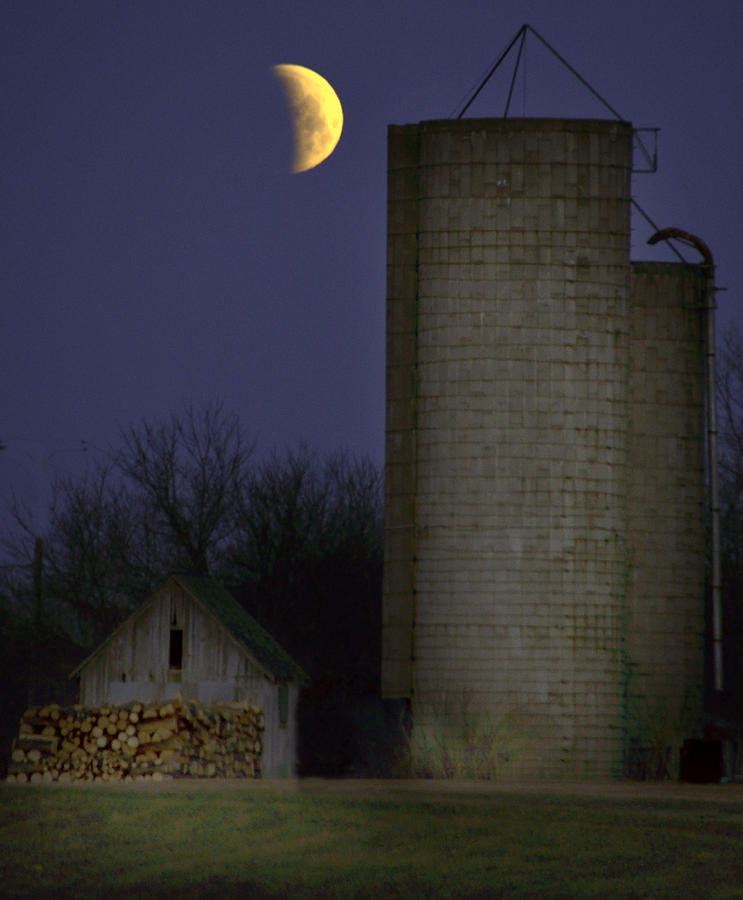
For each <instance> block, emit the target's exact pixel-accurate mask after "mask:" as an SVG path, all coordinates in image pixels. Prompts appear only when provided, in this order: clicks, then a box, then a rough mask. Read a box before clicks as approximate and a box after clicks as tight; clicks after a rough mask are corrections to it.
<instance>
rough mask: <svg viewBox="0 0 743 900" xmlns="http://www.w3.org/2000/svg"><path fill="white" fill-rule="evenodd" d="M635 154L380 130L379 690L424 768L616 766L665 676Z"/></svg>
mask: <svg viewBox="0 0 743 900" xmlns="http://www.w3.org/2000/svg"><path fill="white" fill-rule="evenodd" d="M631 154H632V128H631V125H630V124H629V123H624V122H606V121H586V120H580V121H575V120H508V119H505V120H504V119H498V120H487V119H486V120H463V121H451V120H447V121H436V122H424V123H420V124H419V125H409V126H392V127H390V131H389V196H388V289H387V294H388V296H387V428H386V442H387V443H386V524H385V575H384V601H383V662H382V690H383V694H384V695H385V696H388V697H410V698H411V700H412V707H413V723H414V724H413V737H412V750H413V758H414V764H415V766H416V768H417V770H419V771H425V770H426V769H427V768H428V769H429V770H431V771H434V770H435V769H436V765H437V764H439V763H440V762H441V759H437V758H436V757H437V756H438V757H441V755H442V753H443V754H444V755H445V756H446V755H447V754H448V762H446V761H445V766H446V765H448V767H449V770H450V771H451V769H452V766H454V768H456V766H457V765H459V764H460V763H462V760H463V759H466V760H468V761H469V762H468V763H467V765H468V766H469V768H467V766H464V769H462V770H461V771H459V772H458V773H459V774H475V775H478V774H479V775H493V774H506V773H508V774H514V775H517V776H525V775H527V776H534V777H549V778H554V777H572V778H590V777H607V776H612V775H618V774H620V773H621V772H622V771H623V769H624V767H625V765H626V754H627V745H628V740H629V737H630V736H631V732H632V733H634V732H633V729H634V731H637V730H638V727H639V726H638V727H635V725H634V724H632V723H631V722H630V720H629V716H630V713H629V712H628V709H629V707H628V700H627V697H628V692H629V691H630V690H635V688H634V687H632V688H630V687H629V680H630V674H629V673H630V672H632V671H634V670H637V672H638V676H637V677H636V678H635V679H634V684H637V685H638V688H637V691H636V693H637V697H638V700H639V698H640V696H641V695H642V689H641V688H640V687H639V685H640V684H643V683H644V684H646V685H647V678H645V679H644V682H643V680H642V676H641V675H639V672H640V671H641V670H642V671H645V670H648V671H651V670H653V668H654V666H655V662H656V660H655V658H654V657H653V655H652V651H651V648H650V644H651V643H652V641H650V642H649V643H648V642H646V643H645V644H642V642H641V641H640V640H639V639H638V640H635V641H634V643H633V642H628V631H629V630H630V629H633V628H636V627H637V626H638V623H640V622H641V621H642V622H643V623H645V625H644V626H643V627H645V626H647V627H650V626H649V620H648V618H647V615H646V613H645V612H641V610H642V607H643V602H644V601H643V599H642V598H643V597H645V596H646V594H643V593H642V592H643V591H644V590H645V588H644V587H643V588H640V587H639V585H640V583H641V581H642V578H641V577H640V575H639V573H640V567H639V557H637V559H636V568H635V570H633V569H632V560H633V552H632V546H631V541H632V540H633V539H634V538H633V536H634V535H635V534H637V535H639V534H641V533H642V530H643V529H644V528H646V527H647V523H648V521H649V520H648V519H647V517H646V518H643V517H641V516H634V514H633V511H632V510H631V509H630V504H631V502H632V498H633V497H634V496H635V494H639V492H640V488H639V487H637V486H636V485H634V483H633V481H632V452H633V448H634V450H635V451H636V452H637V453H640V452H641V448H642V447H643V446H644V445H643V444H642V440H643V439H641V438H640V437H639V433H638V434H637V435H636V436H635V437H633V432H632V429H631V414H630V404H631V399H632V392H633V390H635V389H636V390H638V391H639V390H641V388H640V387H639V386H633V381H632V377H631V361H632V342H633V328H634V329H635V332H637V328H636V327H635V326H633V317H632V303H631V298H630V291H631V280H632V277H633V276H632V272H631V267H630V265H629V196H630V172H631ZM649 377H650V376H648V378H649ZM639 384H640V382H639V381H638V382H637V385H639ZM650 417H651V418H652V415H651V416H650ZM669 427H671V428H672V427H673V426H669ZM633 440H634V441H635V443H634V444H633V443H632V442H633ZM644 440H645V442H646V444H647V445H648V446H649V445H650V444H651V443H652V438H651V437H649V436H648V437H646V438H645V439H644ZM696 475H698V473H696V474H695V476H694V477H696ZM692 480H693V479H692ZM633 491H634V492H635V493H634V494H633ZM671 530H672V529H671ZM643 552H645V551H643ZM642 565H643V567H644V571H647V570H648V568H649V567H652V561H651V557H650V556H647V558H646V557H643V563H642ZM633 572H634V574H633ZM633 578H634V579H635V580H634V581H632V579H633ZM633 592H634V593H633ZM634 598H636V602H635V599H634ZM658 602H659V604H660V605H662V604H661V603H660V601H658ZM696 602H700V598H698V597H697V598H696ZM675 627H676V626H674V628H675ZM679 628H681V626H680V625H679ZM630 650H631V652H632V653H633V654H634V656H633V658H632V660H629V656H628V654H629V653H630ZM638 679H639V680H638ZM646 693H647V691H646ZM641 705H642V704H641V703H638V704H636V706H637V708H638V709H639V707H640V706H641ZM636 720H637V721H638V722H639V714H638V716H637V717H636ZM634 721H635V720H633V722H634ZM494 736H497V739H496V737H494ZM442 747H443V748H444V749H443V750H442ZM447 747H448V748H449V749H448V750H447V749H446V748H447ZM455 760H459V762H458V763H455V762H454V761H455ZM462 765H464V764H463V763H462ZM465 769H466V771H465ZM439 771H440V770H439ZM454 774H457V772H455V773H454Z"/></svg>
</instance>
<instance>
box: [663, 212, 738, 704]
mask: <svg viewBox="0 0 743 900" xmlns="http://www.w3.org/2000/svg"><path fill="white" fill-rule="evenodd" d="M669 238H676V239H677V240H681V241H684V242H685V243H687V244H691V246H692V247H695V248H696V249H697V250H698V251H699V252H700V253H701V254H702V257H703V259H704V263H703V266H704V270H705V276H706V284H705V318H706V325H707V339H706V343H707V366H706V368H707V456H708V466H709V493H710V497H709V502H710V512H711V515H712V653H713V666H714V686H715V690H716V691H722V687H723V668H722V666H723V663H722V599H721V585H720V582H721V580H722V579H721V572H720V570H721V565H720V497H719V490H718V482H717V389H716V381H715V306H716V303H715V262H714V260H713V258H712V253H711V252H710V249H709V247H708V246H707V244H705V243H704V241H703V240H702V239H701V238H698V237H697V236H696V235H693V234H689V232H688V231H683V230H682V229H681V228H664V229H662V230H661V231H657V232H656V233H655V234H654V235H653V236H652V237H651V238H650V240H649V241H648V244H657V243H658V241H667V240H669Z"/></svg>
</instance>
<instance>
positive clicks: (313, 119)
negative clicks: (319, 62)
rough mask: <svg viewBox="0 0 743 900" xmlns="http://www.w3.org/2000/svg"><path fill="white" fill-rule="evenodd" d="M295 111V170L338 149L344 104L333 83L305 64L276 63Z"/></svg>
mask: <svg viewBox="0 0 743 900" xmlns="http://www.w3.org/2000/svg"><path fill="white" fill-rule="evenodd" d="M273 70H274V72H275V73H276V75H277V76H278V78H279V79H280V80H281V83H282V85H283V87H284V90H285V92H286V96H287V99H288V100H289V104H290V105H291V107H292V111H293V114H294V165H293V167H292V171H293V172H306V171H307V170H308V169H313V168H314V167H315V166H317V165H319V164H320V163H321V162H322V161H323V160H324V159H327V158H328V157H329V156H330V154H331V153H332V152H333V150H335V146H336V144H337V143H338V141H339V139H340V136H341V131H342V130H343V107H342V106H341V101H340V100H339V99H338V95H337V94H336V92H335V91H334V90H333V88H332V87H331V86H330V84H329V83H328V82H327V81H326V80H325V79H324V78H323V77H322V75H318V74H317V72H313V70H312V69H306V68H305V67H304V66H294V65H284V64H282V65H278V66H274V67H273Z"/></svg>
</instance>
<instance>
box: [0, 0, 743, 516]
mask: <svg viewBox="0 0 743 900" xmlns="http://www.w3.org/2000/svg"><path fill="white" fill-rule="evenodd" d="M525 22H529V23H530V24H531V25H532V26H533V27H534V28H535V29H536V30H537V31H538V32H539V33H540V34H541V35H542V36H543V37H544V38H545V39H546V40H547V41H549V42H550V43H551V44H552V45H553V46H554V47H555V49H556V50H557V51H559V53H560V54H561V55H562V56H563V57H565V58H566V59H567V61H568V62H570V64H571V65H572V66H573V67H574V68H575V69H577V71H578V72H579V73H580V74H581V75H582V76H583V77H584V78H585V79H586V80H587V81H588V82H589V83H590V84H591V85H592V86H593V87H594V88H595V89H596V90H597V91H598V92H599V94H601V95H602V96H603V97H604V98H605V99H606V100H607V101H608V102H609V103H610V104H611V106H613V107H614V108H615V109H616V110H617V111H618V112H619V113H620V115H621V116H622V117H623V118H625V119H628V120H629V121H631V122H632V123H633V124H634V125H635V126H655V127H658V128H660V133H659V170H658V172H657V173H656V174H654V175H637V176H635V177H634V187H633V190H634V196H635V199H636V200H637V202H638V203H639V204H640V205H641V206H642V207H643V209H644V210H645V211H646V212H647V213H648V215H649V216H650V217H651V218H652V219H653V220H654V221H655V222H656V224H657V225H658V226H659V227H667V226H672V225H673V226H677V227H680V228H683V229H685V230H688V231H691V232H692V233H694V234H697V235H698V236H699V237H701V238H702V239H703V240H705V241H706V242H707V243H708V244H709V246H710V248H711V249H712V252H713V254H714V256H715V259H716V262H717V272H718V284H720V285H724V286H726V287H727V288H728V291H727V292H726V293H721V294H719V296H718V303H719V315H718V324H719V326H720V327H723V326H725V325H726V324H728V323H730V322H731V321H732V320H733V319H734V318H736V317H737V320H738V321H743V296H742V295H743V252H742V251H741V245H740V219H741V214H742V213H743V188H742V184H743V179H742V178H741V171H740V159H741V148H743V115H742V111H743V62H742V60H743V54H742V52H741V47H742V46H743V4H741V3H740V0H725V2H716V0H711V2H708V3H704V4H701V3H698V2H697V0H694V2H690V0H686V2H673V3H671V2H653V3H648V0H629V2H628V0H624V2H622V3H618V2H616V0H611V2H602V0H592V2H585V3H584V2H559V0H542V2H495V0H477V2H466V0H464V2H461V3H455V2H452V0H449V2H435V0H426V2H422V0H415V2H408V0H373V2H371V0H363V2H356V0H342V2H341V0H337V2H336V0H329V2H311V0H307V2H301V3H298V2H296V0H291V2H287V0H270V2H261V3H258V2H257V0H242V2H237V0H230V2H220V0H210V2H206V0H204V2H188V0H187V2H173V0H169V2H160V0H139V2H109V0H94V2H87V0H77V2H53V0H47V2H43V3H40V2H36V0H11V2H7V0H6V2H5V3H3V5H2V16H1V17H0V66H1V67H2V77H1V79H0V84H1V85H2V93H1V96H2V121H3V140H2V146H1V149H0V153H1V154H2V159H1V165H0V182H1V184H2V194H1V200H2V217H1V219H0V228H2V248H3V252H2V285H3V302H2V312H1V314H0V315H1V318H0V361H1V362H0V367H1V368H0V375H1V377H2V385H3V390H2V405H1V406H0V440H1V441H2V442H3V443H4V444H6V445H7V448H6V450H5V451H4V452H2V453H0V492H1V494H2V498H3V499H4V498H5V497H7V495H8V493H9V491H10V489H11V488H12V487H15V489H16V490H17V491H18V492H19V494H20V495H21V496H22V497H24V498H25V499H26V500H27V502H29V503H30V504H32V505H38V504H40V502H41V501H42V500H43V498H44V496H45V491H46V489H47V488H46V485H47V484H48V480H49V478H50V477H51V476H52V475H53V473H54V472H55V471H58V470H60V469H62V470H73V471H78V470H80V469H81V467H82V466H83V465H84V463H85V460H90V459H91V458H93V457H94V455H95V453H96V451H97V450H98V449H105V448H107V447H109V446H111V445H115V444H116V439H117V434H118V431H119V428H120V426H125V425H129V424H132V423H135V422H137V421H139V420H141V419H142V418H143V417H145V418H147V419H151V420H160V419H164V418H166V417H167V416H168V415H169V414H170V412H171V411H172V410H175V409H178V408H179V407H180V406H181V405H182V404H183V402H184V401H193V402H194V403H195V404H196V405H197V406H199V405H202V404H206V403H208V402H211V401H215V400H221V401H223V403H224V407H225V410H226V411H228V412H234V413H236V414H237V415H238V416H239V418H240V420H241V422H242V424H243V426H244V428H245V430H246V432H247V434H248V435H249V436H250V437H251V438H252V439H253V440H254V441H255V442H256V449H257V454H258V455H259V456H260V455H261V454H265V453H267V452H269V451H270V450H271V449H273V448H275V449H277V450H279V451H283V450H285V449H287V448H290V447H296V446H297V444H298V443H299V441H301V440H306V441H307V442H308V443H309V444H310V445H311V446H312V447H314V448H316V449H317V450H318V451H320V452H321V453H325V452H330V451H334V450H339V449H342V448H345V449H347V450H349V451H351V452H353V453H359V454H360V453H366V454H369V455H370V456H371V457H372V458H373V459H374V460H376V461H378V462H380V463H381V462H382V460H383V441H384V320H385V227H386V154H387V144H386V141H387V135H386V131H387V125H388V124H390V123H396V124H402V123H408V122H417V121H420V120H424V119H435V118H447V117H451V116H453V115H456V113H457V112H458V111H459V110H460V109H461V107H462V105H463V104H464V102H465V101H466V100H467V98H468V97H469V96H470V95H471V93H472V91H473V89H474V88H475V86H476V85H477V83H478V82H479V81H480V79H481V78H482V76H483V75H484V74H485V73H486V72H487V70H488V69H489V67H490V66H491V65H492V63H493V62H494V61H495V60H496V58H497V57H498V56H499V55H500V53H501V52H502V51H503V50H504V49H505V47H506V46H507V45H508V43H509V41H510V40H511V38H512V37H513V36H514V35H515V33H516V32H517V30H518V29H519V27H520V26H521V25H522V24H524V23H525ZM513 62H515V53H512V54H511V56H510V57H509V59H508V60H506V62H505V63H504V65H503V66H502V67H501V68H500V69H499V70H498V72H497V73H496V75H495V76H494V77H493V79H491V81H490V82H489V83H488V86H487V88H486V89H485V90H484V91H483V92H482V94H480V96H479V98H478V100H477V101H476V103H475V104H474V105H473V106H472V107H471V108H470V110H469V111H468V115H469V116H473V117H486V116H499V115H502V114H503V111H504V107H505V100H506V96H507V92H508V85H509V80H510V76H511V72H512V70H513ZM277 63H296V64H299V65H303V66H307V67H310V68H312V69H315V70H317V71H318V72H319V73H320V74H321V75H323V76H324V77H325V78H327V79H328V81H330V83H331V84H332V85H333V87H334V88H335V90H336V91H337V93H338V95H339V97H340V100H341V103H342V104H343V107H344V115H345V124H344V131H343V135H342V137H341V140H340V143H339V144H338V147H337V148H336V150H335V152H334V153H333V154H332V156H330V157H329V159H327V160H326V161H325V162H324V163H323V164H322V165H320V166H319V167H318V168H316V169H313V170H312V171H309V172H306V173H300V174H297V175H292V174H290V168H291V163H292V136H291V123H290V114H289V111H288V108H287V105H286V102H285V98H284V94H283V91H282V88H281V85H280V83H279V81H278V80H277V79H276V77H275V76H274V74H273V72H272V70H271V67H272V66H273V65H274V64H277ZM519 73H520V74H519V79H518V81H517V83H516V87H515V91H514V96H513V100H512V104H511V115H518V116H521V115H524V114H525V115H527V116H553V117H572V116H575V117H590V118H606V117H610V116H611V114H610V113H609V112H608V111H607V110H606V109H605V108H604V107H602V106H601V104H600V103H599V102H598V101H597V100H596V99H595V98H594V97H593V96H592V95H591V94H590V93H589V92H588V91H587V90H586V89H585V88H584V87H582V86H581V85H580V84H579V83H578V82H577V81H576V80H575V79H574V78H573V76H571V75H570V73H569V72H567V70H565V69H564V68H562V67H561V66H560V64H559V63H558V62H557V61H556V60H555V59H554V57H552V56H551V54H550V53H549V52H548V51H547V50H546V49H545V48H544V47H543V46H542V45H541V44H540V43H539V41H538V40H537V39H535V38H534V36H533V35H530V36H529V38H528V39H527V41H526V56H525V60H524V62H522V65H521V67H520V69H519ZM524 74H525V78H524ZM633 225H634V228H635V231H634V239H633V253H634V257H635V258H638V259H639V258H646V259H666V260H674V259H675V257H674V256H673V255H672V254H671V253H670V252H669V251H668V249H667V248H664V247H662V246H661V247H657V248H653V249H651V248H646V247H645V246H644V244H645V241H646V240H647V238H648V237H649V236H650V235H651V233H652V229H651V228H650V226H648V225H647V224H646V223H645V222H644V221H642V220H641V219H639V218H638V217H637V216H633ZM689 258H690V259H694V253H693V251H689ZM83 442H85V444H83ZM83 446H87V447H88V448H89V450H88V453H87V454H85V453H82V452H81V449H82V447H83Z"/></svg>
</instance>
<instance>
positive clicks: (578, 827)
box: [0, 782, 743, 900]
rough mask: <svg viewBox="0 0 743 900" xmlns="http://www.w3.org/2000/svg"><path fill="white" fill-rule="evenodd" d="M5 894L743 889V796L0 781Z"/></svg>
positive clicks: (610, 893) (707, 892)
mask: <svg viewBox="0 0 743 900" xmlns="http://www.w3.org/2000/svg"><path fill="white" fill-rule="evenodd" d="M651 793H652V792H651ZM738 797H740V794H738ZM741 799H742V800H743V798H741ZM0 895H1V896H2V897H44V898H47V897H48V898H51V897H60V898H66V897H69V898H73V897H74V898H87V897H113V898H120V897H172V898H176V897H179V898H181V897H182V898H192V897H214V898H217V897H227V898H233V897H259V898H262V897H290V898H295V897H296V898H302V897H369V898H389V897H405V898H418V897H436V898H439V897H442V898H446V897H516V898H521V897H539V898H542V897H544V898H556V897H570V898H573V897H596V898H599V897H600V898H602V900H603V898H622V897H653V898H664V897H668V898H671V897H673V898H687V897H688V898H693V897H699V898H705V900H706V898H713V897H715V898H717V897H743V802H714V801H713V802H707V801H706V800H704V799H695V800H689V799H673V795H660V796H659V795H657V794H655V795H653V796H651V797H649V798H644V799H643V798H641V797H637V796H629V797H623V796H611V797H606V796H574V795H570V794H564V795H562V796H542V795H539V794H537V793H536V792H534V791H531V792H528V793H519V792H518V791H492V790H489V791H487V792H480V791H478V790H477V788H476V787H475V788H472V787H462V789H461V791H459V790H457V788H456V786H455V787H451V786H449V787H447V788H446V789H445V790H441V789H439V788H437V787H436V786H435V785H431V787H430V788H428V787H427V786H424V787H423V788H422V789H421V788H419V789H415V790H408V791H405V790H403V789H402V788H400V789H396V788H395V782H391V783H390V787H389V788H387V787H385V788H383V789H382V790H377V791H367V790H365V789H364V786H363V784H357V785H356V786H355V787H354V789H353V790H338V789H333V783H332V782H331V783H329V785H328V788H327V789H323V787H322V786H319V787H317V786H316V787H315V789H313V790H302V788H301V787H296V786H294V787H293V788H292V787H287V788H283V789H281V788H272V787H271V786H270V785H263V786H260V787H249V788H245V787H238V788H235V787H229V786H226V785H225V786H220V785H219V784H211V785H209V787H208V788H204V787H201V786H199V785H198V784H180V785H178V786H177V787H175V786H170V785H166V786H158V787H157V788H154V789H153V788H146V789H142V788H140V787H131V788H127V787H116V788H113V787H101V788H81V787H54V786H49V787H42V786H26V787H22V786H12V785H0Z"/></svg>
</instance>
